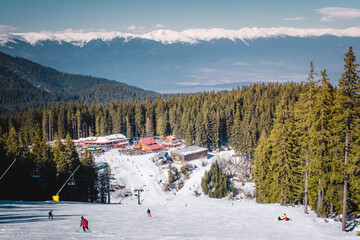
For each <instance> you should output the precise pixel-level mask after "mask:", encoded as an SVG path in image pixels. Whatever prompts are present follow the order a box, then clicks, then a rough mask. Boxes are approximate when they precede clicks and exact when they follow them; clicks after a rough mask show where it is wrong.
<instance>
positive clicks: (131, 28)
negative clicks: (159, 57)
mask: <svg viewBox="0 0 360 240" xmlns="http://www.w3.org/2000/svg"><path fill="white" fill-rule="evenodd" d="M126 30H129V31H132V32H135V33H143V32H145V30H146V26H136V25H131V26H128V27H127V28H126Z"/></svg>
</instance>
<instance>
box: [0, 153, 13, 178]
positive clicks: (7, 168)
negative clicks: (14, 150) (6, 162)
mask: <svg viewBox="0 0 360 240" xmlns="http://www.w3.org/2000/svg"><path fill="white" fill-rule="evenodd" d="M15 162H16V158H15V160H14V161H13V162H12V163H11V164H10V166H9V167H8V168H7V169H6V171H5V172H4V173H3V175H1V177H0V180H1V179H2V178H3V177H4V176H5V174H6V173H7V171H9V169H10V168H11V166H12V165H13V164H14V163H15Z"/></svg>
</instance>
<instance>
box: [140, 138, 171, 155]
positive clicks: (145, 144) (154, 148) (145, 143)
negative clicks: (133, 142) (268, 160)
mask: <svg viewBox="0 0 360 240" xmlns="http://www.w3.org/2000/svg"><path fill="white" fill-rule="evenodd" d="M138 147H139V148H141V149H142V150H143V151H146V152H159V151H161V150H162V149H163V148H165V147H164V146H162V145H160V144H157V143H156V142H155V141H154V140H152V139H151V138H144V139H140V141H139V145H138Z"/></svg>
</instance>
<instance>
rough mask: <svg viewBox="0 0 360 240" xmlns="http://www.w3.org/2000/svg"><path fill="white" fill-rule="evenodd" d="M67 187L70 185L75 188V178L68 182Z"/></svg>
mask: <svg viewBox="0 0 360 240" xmlns="http://www.w3.org/2000/svg"><path fill="white" fill-rule="evenodd" d="M67 185H69V186H75V179H74V176H72V177H71V178H70V179H69V181H68V183H67Z"/></svg>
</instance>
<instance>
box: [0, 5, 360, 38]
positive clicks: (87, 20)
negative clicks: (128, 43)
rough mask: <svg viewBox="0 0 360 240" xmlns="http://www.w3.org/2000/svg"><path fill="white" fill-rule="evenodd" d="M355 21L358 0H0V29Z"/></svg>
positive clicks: (139, 29)
mask: <svg viewBox="0 0 360 240" xmlns="http://www.w3.org/2000/svg"><path fill="white" fill-rule="evenodd" d="M283 26H285V27H295V28H348V27H359V26H360V1H359V0H337V1H333V0H301V1H296V0H294V1H293V0H273V1H270V0H252V1H250V0H247V1H241V0H237V1H235V0H222V1H220V0H219V1H214V0H206V1H202V0H198V1H196V0H118V1H115V0H103V1H100V0H98V1H94V0H71V1H69V0H60V1H52V0H33V1H29V0H1V3H0V33H6V32H32V31H34V32H38V31H63V30H66V29H72V30H79V31H120V32H131V33H143V32H148V31H152V30H155V29H160V28H161V29H171V30H176V31H181V30H184V29H189V28H226V29H240V28H244V27H283Z"/></svg>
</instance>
